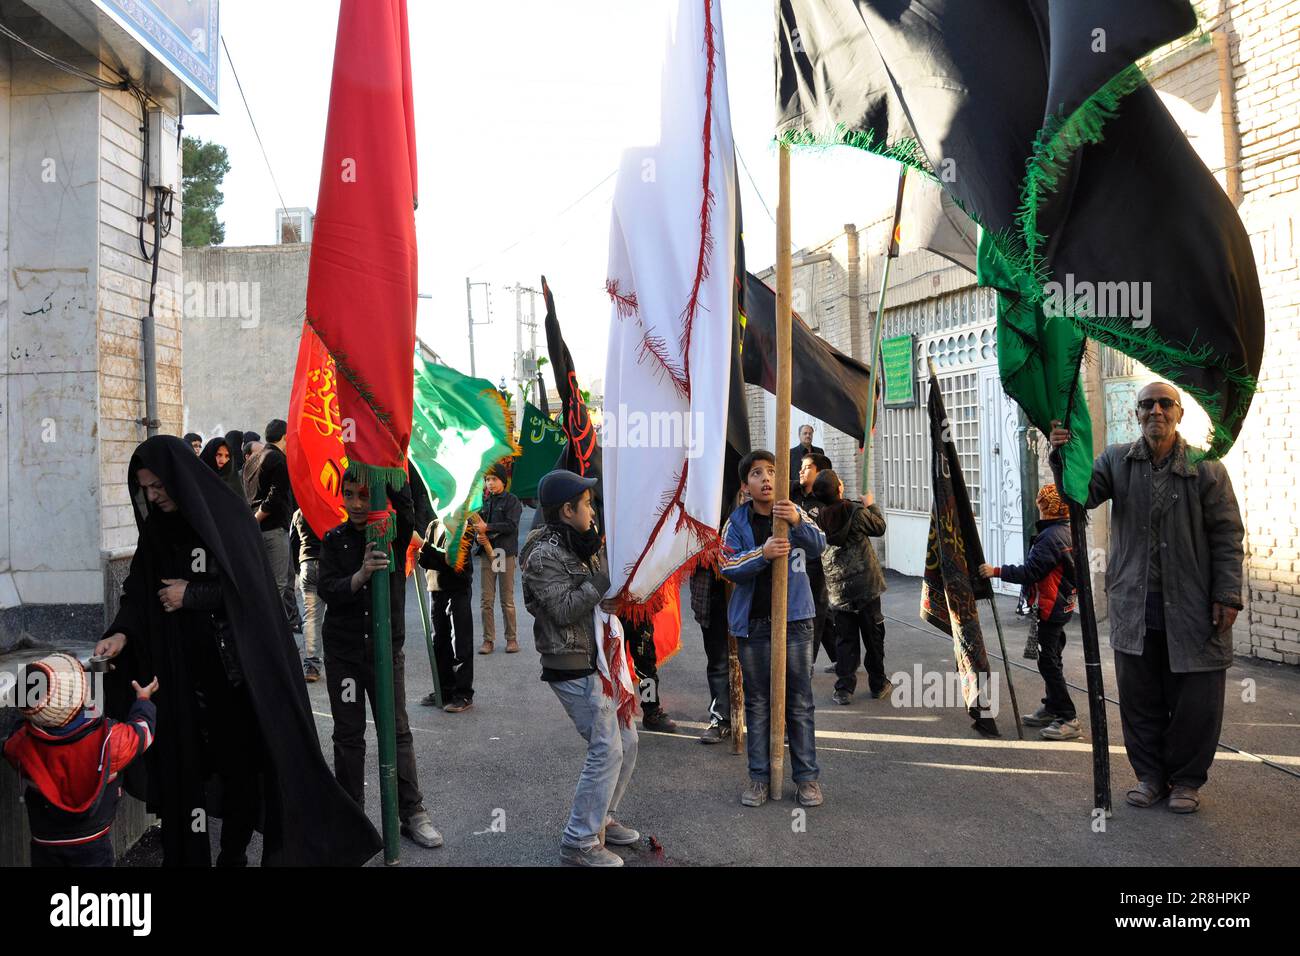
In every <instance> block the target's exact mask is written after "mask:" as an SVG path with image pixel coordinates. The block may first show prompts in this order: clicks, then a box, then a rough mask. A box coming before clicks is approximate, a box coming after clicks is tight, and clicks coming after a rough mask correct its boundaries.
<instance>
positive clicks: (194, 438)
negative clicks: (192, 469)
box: [184, 432, 203, 455]
mask: <svg viewBox="0 0 1300 956" xmlns="http://www.w3.org/2000/svg"><path fill="white" fill-rule="evenodd" d="M184 441H187V442H189V443H190V447H191V448H193V449H194V454H196V455H197V454H199V453H200V452H201V451H203V436H202V435H200V434H198V433H197V432H188V433H187V434H186V435H185V438H184Z"/></svg>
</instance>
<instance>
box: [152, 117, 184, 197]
mask: <svg viewBox="0 0 1300 956" xmlns="http://www.w3.org/2000/svg"><path fill="white" fill-rule="evenodd" d="M148 126H149V155H148V156H146V157H145V159H146V161H147V162H148V163H149V185H150V187H154V186H159V187H162V188H163V189H167V190H170V191H171V192H174V193H178V192H180V188H181V171H180V161H181V157H180V149H179V144H178V143H177V142H176V132H177V123H176V117H175V116H172V115H170V114H168V113H164V112H163V111H162V110H150V111H149V120H148Z"/></svg>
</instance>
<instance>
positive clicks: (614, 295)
mask: <svg viewBox="0 0 1300 956" xmlns="http://www.w3.org/2000/svg"><path fill="white" fill-rule="evenodd" d="M605 291H606V292H608V293H609V298H610V301H612V302H613V303H614V311H615V312H616V313H617V314H618V317H619V318H620V319H626V318H628V317H630V316H634V315H636V314H637V312H638V311H640V308H641V307H640V306H639V305H637V301H636V293H635V292H629V293H628V294H627V295H623V294H622V293H621V292H619V290H618V280H617V279H606V280H605Z"/></svg>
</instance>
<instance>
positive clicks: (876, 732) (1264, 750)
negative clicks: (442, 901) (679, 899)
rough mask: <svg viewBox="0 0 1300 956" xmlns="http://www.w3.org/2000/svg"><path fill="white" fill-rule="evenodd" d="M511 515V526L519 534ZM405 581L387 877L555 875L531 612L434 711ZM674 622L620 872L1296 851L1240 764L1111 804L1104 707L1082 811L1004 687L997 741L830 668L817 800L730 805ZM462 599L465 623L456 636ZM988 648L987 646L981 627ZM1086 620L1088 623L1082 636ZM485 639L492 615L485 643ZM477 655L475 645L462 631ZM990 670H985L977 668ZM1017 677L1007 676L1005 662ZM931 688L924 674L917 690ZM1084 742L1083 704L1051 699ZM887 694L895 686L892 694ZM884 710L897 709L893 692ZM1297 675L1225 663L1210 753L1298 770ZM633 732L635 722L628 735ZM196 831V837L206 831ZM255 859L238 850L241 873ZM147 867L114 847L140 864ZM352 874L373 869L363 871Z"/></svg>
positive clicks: (319, 691) (556, 712) (1071, 655)
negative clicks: (408, 812)
mask: <svg viewBox="0 0 1300 956" xmlns="http://www.w3.org/2000/svg"><path fill="white" fill-rule="evenodd" d="M527 518H528V516H527V515H526V516H525V519H526V520H525V522H524V526H525V527H526V526H527V524H528V521H527ZM414 580H415V579H414V578H413V579H411V580H409V581H408V592H407V622H406V630H407V635H408V637H407V644H406V661H407V665H406V666H407V682H406V683H407V701H408V708H409V712H410V716H411V724H412V728H413V732H414V736H415V746H416V752H417V762H418V767H419V774H420V785H421V788H422V790H423V792H424V795H425V803H426V806H427V807H428V809H429V811H430V812H431V814H432V816H433V820H434V824H435V826H437V827H438V829H439V830H440V831H441V832H442V834H443V837H444V839H445V845H444V846H443V847H441V848H438V849H435V850H426V849H422V848H420V847H418V846H416V845H415V844H413V843H411V842H410V841H409V840H406V839H403V840H402V861H401V863H402V865H403V866H535V865H536V866H546V865H555V864H556V863H557V862H558V845H559V838H560V833H561V830H562V829H563V826H564V821H565V818H566V817H567V814H568V809H569V805H570V801H571V798H572V796H573V789H574V785H575V783H576V781H577V777H578V771H579V767H580V765H581V763H582V760H583V755H584V752H585V745H584V743H583V741H582V740H581V738H580V737H579V736H578V734H577V732H576V731H575V730H574V728H573V726H572V724H571V723H570V722H569V720H568V719H567V717H566V716H565V714H564V712H563V710H562V708H561V707H560V704H559V702H558V701H557V700H556V699H555V697H554V695H553V694H552V692H551V690H550V689H549V687H548V686H547V685H546V684H544V683H543V682H542V681H541V680H540V679H539V675H540V664H539V662H538V657H537V653H536V651H535V650H534V648H533V641H532V619H531V617H530V616H529V614H528V613H527V611H526V610H525V609H524V607H523V598H522V595H521V594H520V593H518V584H517V587H516V591H517V593H516V606H517V609H518V624H519V641H520V644H521V645H522V647H523V650H522V652H521V653H518V654H510V655H507V654H505V653H504V652H503V648H504V639H503V638H502V637H501V635H500V634H498V643H497V650H496V653H494V654H492V655H491V656H480V655H475V658H474V685H475V691H476V696H475V702H474V706H473V708H472V709H470V710H468V711H466V712H464V713H460V714H448V713H444V712H442V711H440V710H436V709H434V708H431V707H424V706H421V705H420V703H419V701H420V699H421V698H422V697H424V695H425V694H427V693H428V692H429V691H430V690H431V688H432V683H431V679H430V671H429V665H428V656H427V653H426V651H425V648H424V645H423V630H422V628H421V626H420V621H419V605H418V603H417V601H416V599H415V593H414V590H413V587H414ZM888 583H889V589H888V591H887V592H886V594H885V598H884V611H885V614H886V638H885V646H886V658H885V660H886V670H887V672H889V673H890V674H894V673H896V672H899V671H902V672H907V673H909V675H911V674H913V673H914V668H915V667H916V665H918V664H919V665H920V668H921V670H922V672H923V674H924V673H926V672H933V673H937V674H942V673H945V672H950V671H951V670H952V666H953V665H952V645H951V641H950V640H949V639H948V638H947V637H946V636H945V635H944V634H942V633H941V632H939V631H937V630H935V629H934V628H932V627H930V626H928V625H926V624H924V623H922V622H921V621H920V619H919V617H918V613H917V611H918V607H919V600H920V580H919V579H917V578H908V577H903V576H901V575H897V574H893V573H890V574H889V575H888ZM682 598H683V608H684V609H685V613H684V620H683V629H682V647H681V650H680V652H679V653H678V654H677V655H676V656H674V657H673V658H672V659H671V660H670V661H669V662H667V663H666V664H665V665H663V666H662V668H661V688H660V693H661V697H662V700H663V702H664V705H665V707H666V708H667V710H668V712H669V713H670V714H671V715H672V716H673V717H674V718H675V719H676V720H677V721H678V723H679V725H680V732H679V733H678V734H676V735H671V734H662V733H647V732H642V734H641V743H640V754H639V758H638V761H637V767H636V774H635V777H634V778H633V780H632V784H631V786H630V788H629V791H628V794H627V796H626V798H625V800H624V802H623V806H622V807H621V808H620V811H619V817H620V819H621V820H622V821H623V822H624V823H626V824H627V825H630V826H633V827H635V828H637V829H638V830H640V831H641V833H642V835H643V840H642V844H641V845H640V846H638V847H634V848H630V849H621V850H618V851H617V852H619V853H620V855H622V856H623V857H624V858H625V860H626V861H627V863H628V864H629V865H648V866H688V865H707V866H719V865H835V864H853V865H881V864H895V865H935V864H941V865H942V864H955V865H970V866H988V865H1007V864H1021V865H1035V864H1043V865H1047V864H1051V865H1062V864H1064V865H1078V866H1087V865H1103V864H1104V865H1158V866H1183V865H1193V864H1196V865H1212V866H1213V865H1249V866H1259V865H1293V864H1294V862H1295V860H1296V859H1297V858H1300V828H1297V827H1296V826H1295V824H1294V819H1295V816H1294V812H1295V811H1294V808H1295V805H1296V800H1297V797H1300V779H1298V778H1297V777H1296V776H1291V775H1287V774H1285V773H1283V772H1281V771H1279V770H1277V769H1274V768H1272V767H1269V766H1266V765H1265V764H1262V763H1260V762H1259V761H1258V760H1257V759H1255V758H1254V757H1251V756H1245V755H1240V754H1234V753H1230V752H1228V751H1227V750H1224V749H1222V748H1221V749H1220V751H1219V755H1218V757H1217V758H1216V760H1215V763H1214V766H1213V768H1212V769H1211V774H1210V781H1209V784H1208V785H1207V786H1206V787H1205V788H1204V789H1203V790H1202V806H1201V811H1200V812H1199V813H1197V814H1193V815H1185V816H1184V815H1177V814H1173V813H1171V812H1169V811H1168V810H1167V809H1165V806H1164V804H1159V805H1157V806H1156V807H1154V808H1151V809H1146V810H1138V809H1135V808H1132V807H1129V806H1128V805H1126V804H1125V802H1124V798H1123V794H1124V790H1125V789H1127V787H1128V786H1130V785H1131V783H1132V781H1133V777H1132V772H1131V770H1130V768H1129V766H1128V762H1127V760H1126V758H1125V756H1124V750H1123V741H1122V737H1121V734H1120V726H1119V709H1118V707H1117V706H1116V705H1114V704H1107V706H1106V718H1107V721H1108V725H1109V739H1110V755H1111V756H1110V759H1111V772H1112V793H1113V794H1114V798H1113V806H1114V811H1113V815H1112V816H1111V817H1110V818H1109V819H1103V820H1098V819H1095V818H1094V815H1093V813H1092V757H1091V750H1090V745H1089V743H1088V742H1087V739H1084V740H1079V741H1072V742H1066V743H1052V742H1047V741H1042V740H1039V739H1038V738H1037V732H1036V731H1035V730H1033V729H1031V728H1025V733H1026V739H1025V740H1024V741H1023V742H1022V741H1018V740H1016V732H1015V726H1014V722H1013V720H1012V716H1011V708H1010V703H1009V701H1008V700H1007V698H1008V695H1007V694H1006V693H1005V691H1004V692H1003V693H1001V694H1000V695H999V702H1000V706H1001V708H1002V709H1001V713H1000V715H999V718H998V724H999V726H1000V728H1001V731H1002V734H1003V737H1002V739H1000V740H989V739H986V738H983V737H981V736H979V735H978V734H976V733H975V731H973V730H972V729H971V727H970V721H969V719H968V718H967V717H966V715H965V713H964V711H963V710H962V709H961V708H960V707H959V706H958V704H957V702H956V701H950V702H949V703H950V706H919V705H922V704H930V703H933V701H926V700H924V699H920V700H915V701H914V703H915V704H917V705H918V706H896V705H895V701H893V700H872V699H870V698H869V697H868V696H866V695H865V686H866V679H865V674H864V673H863V674H861V675H860V680H859V690H860V692H861V693H860V694H859V696H858V697H856V698H855V699H854V701H853V702H852V703H851V704H850V705H849V706H839V705H836V704H833V703H832V702H831V693H832V690H833V685H834V675H831V674H826V673H823V666H824V665H825V663H826V661H825V658H820V659H819V660H818V663H817V665H816V667H815V675H814V679H813V685H814V690H815V695H816V707H817V710H816V723H817V759H818V763H819V765H820V767H821V774H822V775H821V781H822V785H823V788H824V792H825V804H824V805H823V806H821V807H818V808H814V809H810V810H807V811H798V810H796V805H795V804H794V802H793V801H792V799H791V791H792V787H791V784H790V781H789V772H790V770H789V766H790V761H789V759H788V757H787V760H786V780H787V782H786V788H785V792H786V799H785V800H783V801H770V802H769V803H768V804H767V805H765V806H763V807H760V808H756V809H750V808H746V807H742V806H741V804H740V793H741V790H742V789H743V787H744V785H745V782H746V776H747V775H746V770H745V759H744V757H743V756H739V755H734V754H733V753H732V752H731V747H730V744H729V742H728V743H724V744H721V745H715V746H705V745H702V744H701V743H700V742H699V741H698V739H697V738H698V735H699V733H700V732H701V731H702V730H703V728H704V726H705V720H706V715H707V709H708V689H707V684H706V681H705V656H704V650H703V644H702V639H701V636H700V630H699V627H698V626H697V625H696V623H695V621H694V619H693V618H692V616H691V614H690V612H689V595H688V594H686V593H685V591H684V592H683V595H682ZM477 601H478V598H477V593H476V595H475V598H474V602H475V619H476V628H477V616H478V615H477ZM1014 607H1015V601H1014V599H1011V598H1001V599H999V612H1000V617H1001V619H1002V622H1003V626H1004V628H1005V631H1006V645H1007V649H1008V651H1009V653H1010V656H1011V659H1012V660H1013V661H1014V662H1016V663H1017V664H1022V665H1024V667H1015V668H1014V669H1013V675H1012V676H1013V679H1014V683H1015V687H1016V691H1017V693H1018V697H1019V702H1020V709H1021V710H1022V711H1029V710H1032V709H1033V708H1034V707H1035V706H1037V703H1038V700H1039V698H1040V697H1041V694H1042V683H1041V679H1040V678H1039V676H1038V673H1037V671H1036V669H1034V664H1033V662H1031V661H1026V660H1023V658H1022V657H1021V653H1022V650H1023V648H1024V644H1025V635H1026V628H1027V624H1026V621H1025V619H1024V618H1021V617H1017V616H1016V615H1015V613H1014ZM983 621H984V626H985V628H986V640H987V641H988V646H989V649H990V653H991V655H997V654H998V648H997V639H996V636H995V633H994V631H993V628H992V621H991V615H988V613H987V606H985V611H984V614H983ZM1103 628H1104V625H1103ZM500 629H501V621H500V612H499V610H498V631H500ZM1067 634H1068V636H1069V643H1068V644H1067V647H1066V654H1065V660H1066V676H1067V679H1069V680H1070V681H1071V682H1072V683H1074V684H1076V685H1078V686H1079V687H1082V686H1083V685H1084V680H1085V678H1084V668H1083V656H1082V651H1081V647H1080V642H1079V625H1078V620H1077V617H1076V619H1075V621H1073V622H1072V623H1071V625H1070V627H1069V629H1068V631H1067ZM476 643H477V640H476ZM1102 645H1103V647H1102V657H1103V662H1104V672H1105V681H1106V688H1107V693H1108V695H1109V696H1110V697H1112V698H1114V696H1115V691H1114V688H1115V677H1114V669H1113V666H1112V663H1111V652H1110V650H1109V648H1107V647H1106V646H1105V645H1106V640H1105V633H1104V630H1103V635H1102ZM993 663H994V666H995V668H996V669H998V670H1000V669H1001V662H1000V661H994V662H993ZM1024 668H1028V669H1024ZM933 679H935V678H931V680H933ZM309 693H310V698H311V703H312V708H313V711H314V713H315V714H316V720H317V729H318V731H319V733H320V738H321V741H322V744H323V747H324V751H325V754H326V759H327V760H330V759H331V757H332V751H331V748H330V743H329V740H330V733H331V720H330V716H329V702H328V699H327V697H326V692H325V683H324V681H321V682H319V683H316V684H312V685H309ZM1072 693H1073V696H1074V700H1075V705H1076V707H1077V708H1078V709H1079V711H1080V714H1081V715H1083V723H1084V726H1085V731H1087V730H1088V719H1087V700H1086V696H1085V694H1084V693H1083V692H1082V691H1072ZM900 696H901V695H900ZM900 703H902V701H900ZM1297 711H1300V672H1297V671H1296V670H1295V669H1294V668H1287V667H1284V666H1282V665H1272V664H1268V663H1264V662H1256V661H1248V662H1239V663H1237V664H1236V665H1234V666H1233V667H1232V668H1231V669H1230V670H1229V672H1228V693H1227V707H1226V713H1225V718H1224V726H1223V736H1222V739H1223V741H1224V742H1226V743H1229V744H1232V745H1233V746H1235V747H1237V748H1238V749H1240V750H1245V751H1248V752H1249V753H1251V754H1255V755H1258V756H1262V757H1265V758H1267V759H1270V760H1272V761H1274V762H1275V763H1278V764H1279V765H1281V766H1284V767H1286V768H1287V769H1289V770H1290V771H1291V772H1292V773H1293V774H1300V716H1297ZM638 726H639V722H638ZM367 762H368V769H369V771H370V780H371V782H370V783H369V784H368V785H367V789H366V804H367V810H368V812H369V814H370V816H371V818H372V820H374V821H375V823H376V825H378V823H379V795H378V779H379V777H378V766H377V762H376V751H375V740H374V736H373V726H372V727H371V734H370V735H369V745H368V750H367ZM216 835H217V834H216V832H214V834H213V837H214V841H215V839H216ZM259 852H260V850H259V847H258V846H257V845H256V844H255V845H254V847H252V848H251V852H250V858H252V859H253V860H255V859H256V858H257V855H258V853H259ZM151 856H152V854H149V853H147V852H145V850H144V848H142V849H141V852H139V853H136V854H133V859H134V860H135V861H138V862H146V861H148V860H149V858H150V857H151ZM374 865H382V863H381V860H379V859H376V861H375V863H374Z"/></svg>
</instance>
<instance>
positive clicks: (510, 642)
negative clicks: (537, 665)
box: [474, 463, 524, 654]
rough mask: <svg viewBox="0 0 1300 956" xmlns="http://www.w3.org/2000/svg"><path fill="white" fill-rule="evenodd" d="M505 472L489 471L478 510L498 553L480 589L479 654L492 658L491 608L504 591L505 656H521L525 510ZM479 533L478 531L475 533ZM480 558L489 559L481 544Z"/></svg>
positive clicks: (493, 629)
mask: <svg viewBox="0 0 1300 956" xmlns="http://www.w3.org/2000/svg"><path fill="white" fill-rule="evenodd" d="M506 478H507V475H506V472H505V468H504V467H503V466H502V465H501V464H499V463H498V464H495V465H493V466H492V467H491V468H489V469H488V473H487V477H486V478H485V479H484V482H483V507H482V508H481V509H480V510H479V513H478V518H479V522H478V524H479V525H480V526H481V529H482V530H484V531H486V532H487V539H488V542H489V543H490V545H491V547H492V550H493V551H494V552H495V554H494V556H493V557H492V558H491V559H490V560H484V561H483V563H482V565H481V566H480V567H481V568H482V570H481V572H480V574H481V577H480V580H479V585H480V586H481V587H482V589H483V595H482V600H481V604H480V609H481V611H482V618H483V646H482V647H480V648H479V651H478V652H479V653H480V654H491V653H492V650H493V647H494V645H495V644H496V639H497V623H496V617H495V615H494V613H493V610H492V607H493V605H494V604H495V603H496V592H497V590H498V589H500V591H501V616H502V617H504V618H505V622H506V653H507V654H517V653H519V641H518V639H517V637H518V635H517V634H516V631H515V567H516V565H517V563H518V561H519V558H518V555H519V518H520V516H521V515H522V514H523V513H524V506H523V505H522V504H521V503H520V501H519V499H518V498H516V497H515V496H514V495H512V494H511V493H510V492H508V491H506ZM476 530H477V529H476ZM474 551H475V552H476V553H478V554H482V555H486V553H487V549H486V546H485V545H484V544H482V543H480V544H477V545H475V546H474Z"/></svg>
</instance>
